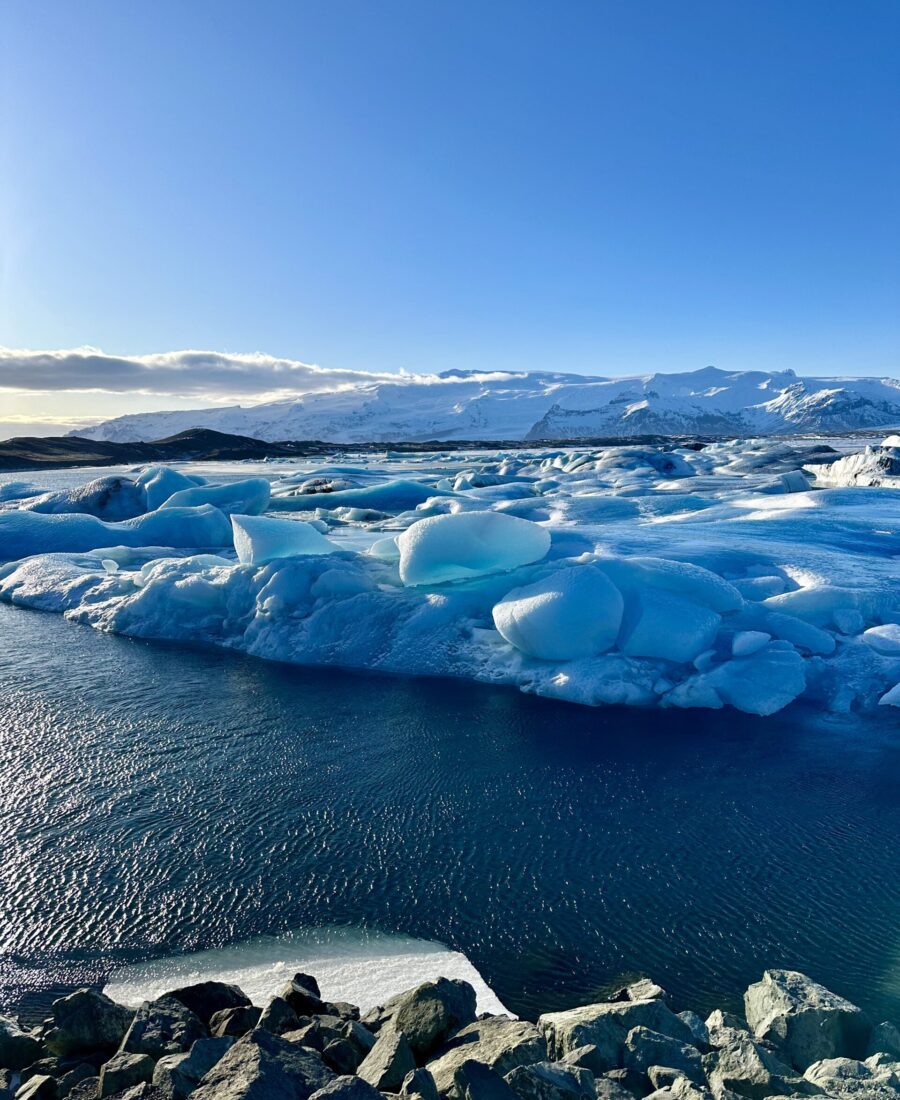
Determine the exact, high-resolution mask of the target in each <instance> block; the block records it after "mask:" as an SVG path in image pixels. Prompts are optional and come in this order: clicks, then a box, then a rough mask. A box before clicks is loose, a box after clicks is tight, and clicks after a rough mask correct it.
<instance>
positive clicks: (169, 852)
mask: <svg viewBox="0 0 900 1100" xmlns="http://www.w3.org/2000/svg"><path fill="white" fill-rule="evenodd" d="M0 633H2V637H3V639H4V644H3V646H2V648H0V697H2V698H3V700H4V721H3V723H2V727H0V738H2V744H0V785H2V789H3V792H4V797H3V799H2V800H0V831H2V835H3V836H4V838H5V843H4V859H3V861H2V865H0V914H2V917H0V922H2V923H0V944H2V952H0V1002H2V1003H3V1004H4V1005H5V1006H6V1007H7V1008H9V1007H10V1006H18V1007H19V1008H20V1009H24V1010H25V1011H26V1012H28V1011H29V1006H31V1008H30V1011H32V1012H35V1013H36V1015H38V1016H39V1015H40V1011H39V1010H38V1009H37V1008H36V1007H35V1006H38V1005H45V1004H46V1001H47V999H48V998H49V996H50V995H51V994H52V993H53V992H59V991H61V990H63V989H65V988H68V987H69V986H73V985H78V984H80V983H83V982H88V981H97V982H103V981H106V980H108V979H109V977H110V975H113V986H112V988H113V989H114V991H115V992H116V994H117V995H119V996H122V999H126V997H125V996H124V994H126V993H127V990H128V988H129V983H130V986H131V987H132V988H137V989H138V991H139V992H143V991H146V990H148V989H150V990H152V988H154V984H153V983H154V977H155V975H158V974H160V973H162V974H163V975H166V974H168V975H171V974H172V972H173V966H174V962H173V959H175V960H177V957H178V956H181V955H184V954H185V953H188V954H189V955H190V953H193V952H198V951H210V950H215V949H223V948H225V949H228V948H231V949H233V950H232V951H230V952H228V951H226V955H227V959H226V962H225V964H224V965H220V967H219V971H218V972H219V973H225V974H228V973H233V972H234V973H240V974H241V975H242V977H241V984H242V985H244V984H245V983H246V984H247V985H251V980H250V977H249V974H250V973H252V972H254V971H256V974H257V978H256V980H257V981H259V982H261V983H262V986H263V988H264V989H265V990H266V991H269V990H270V989H271V988H272V987H273V986H275V985H277V984H278V979H277V975H278V973H279V971H278V970H277V968H274V969H273V967H274V966H275V963H276V962H277V961H278V960H279V959H291V958H298V957H305V956H304V955H303V953H302V951H301V952H300V953H299V955H298V952H297V951H296V950H294V951H293V954H292V949H291V948H290V946H285V945H284V944H283V943H282V944H277V943H276V944H274V945H273V944H272V943H271V942H270V941H269V942H268V949H267V948H266V944H267V941H266V940H265V939H263V941H262V943H261V941H260V937H263V938H264V937H272V936H279V935H284V934H285V933H288V932H291V931H295V930H301V932H302V930H308V929H310V928H321V927H323V926H325V927H333V926H338V927H341V926H343V927H344V929H345V933H344V934H345V936H347V937H348V942H349V947H348V946H347V945H346V944H345V945H344V946H343V947H341V945H340V944H339V945H338V948H339V950H338V953H339V954H340V953H341V951H343V953H344V954H345V956H346V954H347V953H348V952H349V954H350V957H351V958H352V959H360V958H365V957H367V955H366V947H365V945H363V946H362V947H360V945H359V942H360V941H359V936H358V935H355V934H354V930H355V929H359V928H368V929H371V930H373V931H374V932H375V933H376V934H382V935H383V934H392V935H399V936H402V937H404V939H403V940H400V941H397V942H398V943H399V947H396V948H391V950H400V951H401V953H402V950H403V949H405V946H406V941H407V939H408V938H413V939H414V940H416V941H429V942H430V943H432V944H434V943H439V944H444V945H447V946H448V947H449V948H451V949H453V950H454V951H456V952H461V953H463V954H464V955H465V956H466V957H467V958H468V960H469V961H470V962H471V964H472V965H474V966H475V967H476V968H477V970H478V972H479V973H480V974H481V975H482V977H483V978H484V980H485V982H486V983H487V984H488V985H489V986H490V988H491V989H492V990H493V991H494V993H495V994H496V996H497V997H498V998H499V1000H500V1001H501V1002H502V1003H503V1004H504V1005H505V1006H507V1007H508V1008H509V1009H510V1010H511V1011H513V1012H516V1013H519V1014H523V1015H529V1014H531V1013H533V1012H534V1011H536V1010H538V1009H541V1010H546V1009H548V1008H553V1007H563V1006H566V1005H571V1004H576V1003H581V1002H586V1001H590V1000H592V999H594V998H596V997H597V996H598V995H599V994H600V993H602V992H604V991H608V990H609V988H610V987H611V986H614V985H615V984H616V983H617V982H620V979H621V978H623V977H624V976H628V975H633V974H636V973H647V974H650V975H652V976H653V977H654V978H655V979H656V980H658V981H659V982H660V983H661V984H663V985H664V986H665V987H666V988H667V989H669V990H670V992H671V995H672V998H673V1000H677V1002H678V1003H681V1004H690V1005H692V1006H694V1007H696V1008H698V1009H699V1010H703V1009H705V1008H711V1007H713V1006H720V1007H721V1006H723V1005H728V1006H732V1007H737V995H738V994H739V991H741V990H743V989H744V988H745V987H746V986H747V984H748V983H749V982H751V981H755V980H756V979H758V977H759V974H760V973H761V971H762V969H763V968H764V967H766V966H773V965H779V964H782V963H783V964H786V965H789V966H792V967H796V968H798V969H801V970H803V971H805V972H808V973H810V974H813V975H815V976H816V978H817V979H819V980H820V981H822V982H824V983H825V984H826V985H828V986H830V987H832V988H835V989H839V990H840V991H841V992H842V993H844V994H846V995H847V996H848V997H851V998H852V999H853V1000H854V1001H856V1002H857V1003H859V1004H861V1005H863V1006H864V1007H865V1008H866V1009H868V1010H869V1011H870V1012H871V1013H872V1014H873V1015H874V1016H875V1017H876V1018H878V1019H881V1018H882V1017H887V1018H896V1017H897V1016H898V1014H900V932H898V929H900V889H898V886H897V884H898V882H900V848H898V845H897V843H896V837H897V835H898V829H900V788H898V785H897V782H896V777H897V774H898V769H900V729H898V724H897V722H896V720H895V718H894V712H893V710H892V708H880V709H879V710H878V711H876V712H874V713H873V714H871V715H868V716H865V717H862V718H858V719H857V720H856V721H855V722H854V723H853V724H852V725H848V723H847V721H846V719H844V718H836V717H834V716H827V715H826V716H823V715H822V714H820V713H817V712H815V711H812V710H811V709H809V708H808V707H804V706H801V705H796V704H795V705H794V706H792V707H790V708H788V709H787V710H786V711H783V712H781V713H780V714H777V715H774V716H772V717H769V718H765V719H762V718H757V717H752V716H748V715H741V714H736V713H734V712H721V711H719V712H703V715H702V717H703V720H702V722H699V721H697V717H698V714H697V712H693V711H678V710H674V711H665V712H655V711H643V710H639V709H635V708H622V707H611V708H601V709H595V708H587V707H582V706H576V705H572V704H566V703H561V702H558V701H554V700H545V699H534V698H530V697H528V696H524V695H521V694H519V693H517V692H515V691H510V690H509V689H506V688H498V687H492V686H488V685H480V684H470V683H465V682H453V681H445V680H432V679H418V678H406V677H386V676H372V675H365V674H358V673H346V672H340V671H335V670H323V669H306V668H299V667H296V666H288V665H283V664H277V663H272V662H263V661H255V660H251V659H249V658H247V657H245V656H243V655H239V654H231V653H226V652H223V651H220V650H209V649H197V648H190V647H184V646H178V645H171V644H161V643H156V642H146V641H142V640H134V639H129V638H122V637H117V636H114V635H110V634H104V633H100V632H96V631H92V630H85V629H78V628H74V627H72V626H71V625H70V624H68V623H66V622H64V621H63V620H62V619H61V618H59V617H58V616H54V615H44V614H39V613H36V612H31V611H23V610H20V609H16V608H12V607H9V606H5V605H0ZM305 935H307V936H308V935H309V933H308V931H307V932H306V933H305ZM301 939H302V935H301ZM243 945H247V946H246V947H244V946H243ZM419 946H420V947H421V944H420V945H419ZM430 950H434V948H431V949H430ZM378 953H379V952H378V951H376V952H375V954H378ZM321 954H322V951H321V950H319V955H321ZM319 955H316V956H314V957H315V958H318V957H319ZM438 957H439V958H443V957H442V956H438ZM161 959H167V960H169V962H168V963H166V964H162V963H159V964H156V965H157V967H161V971H160V969H158V968H157V969H154V966H153V965H150V966H149V967H148V966H145V967H143V968H140V967H139V968H138V970H137V971H135V970H134V967H136V966H137V964H140V963H145V964H147V963H151V964H152V963H153V961H154V960H161ZM216 961H217V960H216V957H215V955H214V956H213V959H212V964H215V962H216ZM218 962H219V963H220V964H222V960H221V958H219V959H218ZM185 965H186V968H187V972H188V973H193V972H195V971H197V970H199V971H201V972H209V970H210V966H211V960H210V958H209V957H208V956H204V957H201V959H200V960H199V962H198V961H196V960H195V958H194V957H193V956H191V957H189V958H188V959H187V960H186V963H185ZM412 965H413V968H414V969H413V970H412V971H408V972H404V974H405V976H407V977H408V976H409V974H410V973H417V972H418V971H416V970H415V967H416V966H419V965H420V963H419V962H416V961H414V962H413V964H412ZM129 968H130V969H129ZM212 969H215V965H212ZM319 969H321V966H320V967H319ZM116 974H118V975H119V977H118V978H116V977H115V975H116ZM136 983H137V984H136ZM163 984H165V982H164V981H163ZM170 984H171V983H170ZM401 984H402V983H401ZM406 984H407V985H408V984H409V982H407V983H406ZM355 992H356V995H357V996H358V997H359V999H360V1000H362V999H363V997H362V995H361V994H360V991H359V990H356V991H355Z"/></svg>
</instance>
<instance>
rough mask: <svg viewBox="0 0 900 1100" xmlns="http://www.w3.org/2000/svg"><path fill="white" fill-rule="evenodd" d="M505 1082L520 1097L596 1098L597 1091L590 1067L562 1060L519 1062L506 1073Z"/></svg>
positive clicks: (537, 1099)
mask: <svg viewBox="0 0 900 1100" xmlns="http://www.w3.org/2000/svg"><path fill="white" fill-rule="evenodd" d="M506 1083H507V1084H508V1085H509V1087H510V1088H511V1089H512V1090H513V1092H514V1093H515V1094H516V1096H518V1097H519V1100H594V1097H595V1096H596V1095H597V1087H596V1085H595V1084H594V1075H593V1073H591V1071H590V1070H589V1069H582V1068H581V1067H580V1066H567V1065H564V1064H563V1063H561V1062H536V1063H535V1064H534V1065H533V1066H516V1068H515V1069H514V1070H510V1072H509V1073H507V1075H506Z"/></svg>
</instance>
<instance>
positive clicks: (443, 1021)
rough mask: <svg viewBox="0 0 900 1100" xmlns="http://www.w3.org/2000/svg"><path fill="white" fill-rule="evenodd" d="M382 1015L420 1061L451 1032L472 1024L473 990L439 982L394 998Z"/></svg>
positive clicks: (465, 985) (465, 984)
mask: <svg viewBox="0 0 900 1100" xmlns="http://www.w3.org/2000/svg"><path fill="white" fill-rule="evenodd" d="M383 1011H384V1013H390V1015H389V1017H388V1018H389V1019H391V1020H392V1021H393V1024H394V1027H395V1028H396V1029H397V1030H398V1031H402V1032H403V1034H404V1035H405V1036H406V1041H407V1042H408V1043H409V1045H410V1049H411V1050H412V1052H413V1055H414V1056H415V1058H416V1060H417V1061H423V1060H424V1059H425V1058H427V1056H428V1055H429V1054H430V1053H431V1052H432V1051H433V1050H435V1049H436V1048H437V1047H438V1046H440V1045H441V1043H443V1042H444V1041H445V1040H446V1039H447V1037H448V1036H449V1035H450V1033H451V1032H452V1031H457V1030H458V1029H459V1028H461V1027H464V1026H465V1025H466V1024H470V1023H472V1022H473V1021H474V1020H475V990H474V989H473V988H472V986H471V985H469V983H468V982H464V981H458V980H457V981H450V980H449V979H447V978H438V980H437V981H436V982H423V983H422V985H419V986H416V988H415V989H411V990H409V992H407V993H403V994H401V995H400V996H399V997H395V998H393V999H392V1000H391V1001H390V1002H389V1003H388V1004H387V1005H385V1006H384V1010H383ZM383 1022H384V1021H383V1020H382V1026H383Z"/></svg>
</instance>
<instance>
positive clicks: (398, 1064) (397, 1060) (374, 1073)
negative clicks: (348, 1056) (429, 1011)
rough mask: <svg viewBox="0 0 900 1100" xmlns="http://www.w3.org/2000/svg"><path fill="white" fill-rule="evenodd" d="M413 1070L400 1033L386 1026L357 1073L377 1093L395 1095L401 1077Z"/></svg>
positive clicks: (406, 1045) (401, 1079)
mask: <svg viewBox="0 0 900 1100" xmlns="http://www.w3.org/2000/svg"><path fill="white" fill-rule="evenodd" d="M415 1068H416V1060H415V1058H414V1057H413V1052H412V1050H411V1049H410V1046H409V1043H408V1042H407V1041H406V1037H405V1036H404V1034H403V1032H402V1031H397V1029H396V1028H395V1027H394V1026H393V1024H387V1025H386V1026H385V1027H383V1028H382V1029H381V1031H379V1033H378V1040H377V1041H376V1043H375V1045H374V1046H373V1047H372V1049H371V1050H370V1051H369V1053H368V1054H367V1055H366V1056H365V1058H364V1059H363V1061H362V1064H361V1065H360V1067H359V1069H358V1070H357V1073H358V1075H359V1076H360V1077H361V1078H362V1079H363V1080H364V1081H367V1082H368V1083H369V1084H370V1085H371V1086H372V1087H373V1088H376V1089H378V1090H379V1091H381V1092H398V1091H399V1089H400V1086H401V1085H402V1084H403V1079H404V1077H406V1075H407V1074H408V1073H410V1072H411V1071H412V1070H414V1069H415Z"/></svg>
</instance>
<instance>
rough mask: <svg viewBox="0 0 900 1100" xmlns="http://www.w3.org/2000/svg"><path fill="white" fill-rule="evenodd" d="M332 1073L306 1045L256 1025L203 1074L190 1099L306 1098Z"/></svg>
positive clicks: (260, 1099)
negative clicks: (290, 1041)
mask: <svg viewBox="0 0 900 1100" xmlns="http://www.w3.org/2000/svg"><path fill="white" fill-rule="evenodd" d="M334 1076H335V1075H334V1074H333V1073H332V1072H331V1070H330V1069H328V1068H327V1067H326V1066H325V1065H324V1064H323V1063H322V1061H321V1059H320V1058H319V1057H318V1055H316V1054H315V1053H313V1052H312V1051H311V1050H309V1049H308V1048H306V1047H302V1046H299V1045H297V1044H295V1043H289V1042H288V1041H287V1040H286V1039H284V1038H282V1037H281V1036H278V1035H272V1033H271V1032H268V1031H262V1030H260V1029H259V1028H257V1029H256V1030H255V1031H251V1032H250V1034H249V1035H245V1036H244V1037H243V1038H242V1039H239V1040H238V1041H237V1042H236V1043H235V1044H234V1046H232V1047H231V1049H230V1050H229V1051H227V1053H226V1054H225V1056H224V1057H223V1058H221V1059H220V1060H219V1061H218V1062H217V1063H216V1065H214V1066H213V1068H212V1069H211V1070H210V1071H209V1072H208V1073H207V1074H206V1075H205V1076H204V1077H203V1079H202V1081H201V1082H200V1085H199V1086H198V1088H197V1089H196V1090H195V1092H193V1093H192V1094H191V1097H192V1100H309V1097H310V1096H311V1095H312V1094H313V1093H314V1092H317V1091H318V1090H319V1089H322V1088H324V1087H325V1086H326V1085H327V1084H329V1082H331V1081H333V1080H334Z"/></svg>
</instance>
